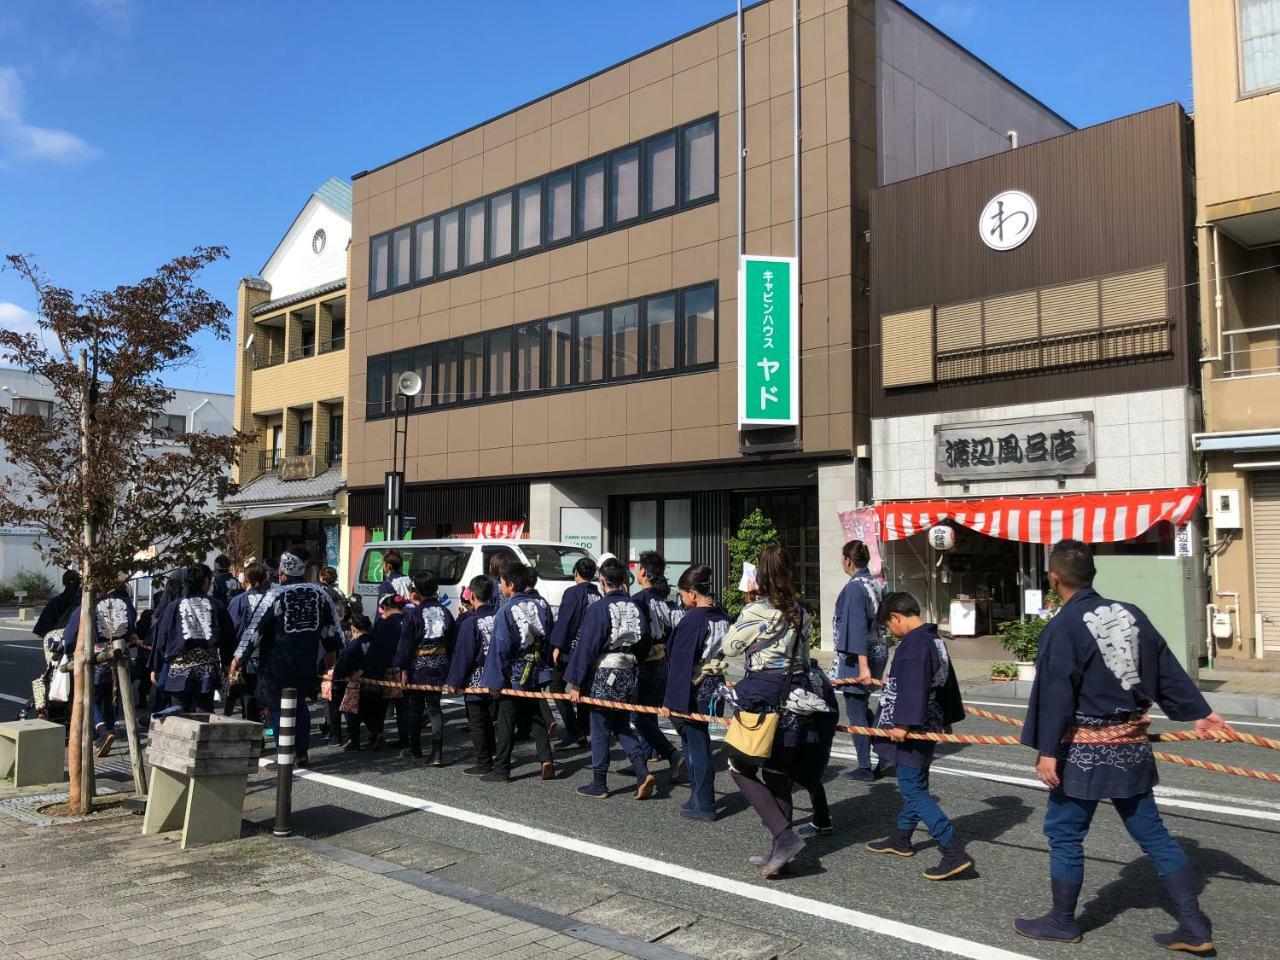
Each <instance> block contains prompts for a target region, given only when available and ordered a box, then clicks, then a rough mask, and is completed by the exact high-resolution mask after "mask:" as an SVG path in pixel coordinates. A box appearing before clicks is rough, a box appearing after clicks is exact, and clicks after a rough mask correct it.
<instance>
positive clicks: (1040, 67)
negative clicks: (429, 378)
mask: <svg viewBox="0 0 1280 960" xmlns="http://www.w3.org/2000/svg"><path fill="white" fill-rule="evenodd" d="M907 5H908V6H910V7H911V8H912V9H914V10H916V11H917V12H918V13H920V14H921V15H922V16H924V17H925V18H926V19H928V20H930V21H931V22H932V23H934V24H935V25H936V26H937V27H939V28H940V29H942V30H943V31H944V32H946V33H948V34H950V35H951V36H952V37H954V38H955V39H956V40H957V41H958V42H960V43H961V44H962V45H964V46H965V47H967V48H969V49H970V50H971V51H973V52H974V53H975V54H977V55H978V56H979V57H981V58H982V59H984V60H986V61H987V62H988V63H989V64H991V65H992V66H993V67H994V68H995V69H997V70H999V71H1000V72H1002V73H1003V74H1005V75H1006V76H1007V77H1009V78H1010V79H1011V80H1013V81H1014V82H1015V83H1018V84H1020V85H1021V86H1023V87H1024V88H1026V89H1027V90H1029V91H1030V92H1031V93H1032V94H1034V95H1035V96H1037V97H1039V98H1040V99H1041V100H1043V101H1044V102H1045V103H1047V104H1048V105H1049V106H1050V107H1052V108H1054V109H1055V110H1057V111H1058V112H1059V113H1061V114H1062V115H1063V116H1065V117H1066V118H1067V119H1068V120H1070V121H1072V122H1073V123H1075V124H1077V125H1079V126H1085V125H1088V124H1091V123H1097V122H1099V121H1103V120H1107V119H1110V118H1112V117H1116V116H1120V115H1123V114H1126V113H1132V112H1133V111H1135V110H1141V109H1144V108H1146V107H1150V106H1154V105H1156V104H1160V103H1166V102H1168V101H1170V100H1181V101H1182V102H1183V103H1184V104H1188V103H1189V100H1190V95H1191V57H1190V41H1189V37H1188V24H1187V19H1188V15H1187V10H1186V4H1185V3H1181V2H1177V0H1130V2H1126V3H1116V2H1114V0H1076V2H1073V3H1062V2H1061V0H907ZM354 9H360V10H361V16H360V18H359V20H358V21H357V22H351V21H349V20H348V14H349V13H350V11H352V10H354ZM733 9H734V4H733V3H732V2H729V0H634V2H627V3H624V2H621V0H539V2H531V0H525V2H508V0H491V2H489V3H486V4H478V3H453V2H442V0H431V2H423V0H400V2H391V0H362V2H361V3H359V4H352V3H351V2H350V0H344V2H341V3H339V2H333V0H307V2H303V0H276V2H267V3H262V2H250V0H190V2H181V3H174V2H170V0H145V2H144V0H5V2H4V3H3V4H0V253H8V252H23V253H33V254H35V255H36V256H37V257H38V259H39V261H40V262H41V264H42V265H43V267H44V268H45V270H46V271H47V272H48V273H49V274H50V275H51V277H52V278H53V280H54V281H55V282H56V283H58V284H60V285H62V286H67V287H71V288H72V289H76V290H87V289H93V288H95V287H104V286H110V285H114V284H116V283H120V282H127V281H132V280H134V279H136V278H138V277H140V276H143V275H145V274H146V273H149V272H150V271H151V270H152V269H154V267H155V266H157V265H158V264H160V263H161V262H163V261H164V260H166V259H168V258H169V257H171V256H174V255H176V254H178V253H181V252H184V251H187V250H189V249H190V248H191V247H192V246H194V245H196V244H201V243H203V244H213V243H218V244H224V245H226V246H228V247H229V248H230V250H231V259H230V260H229V261H228V262H226V263H222V264H219V265H217V266H216V267H215V268H214V269H211V270H209V271H208V272H207V273H206V274H205V276H204V281H205V285H206V286H207V287H208V289H210V290H211V291H212V292H213V293H215V294H216V295H218V296H221V297H222V298H223V299H224V300H226V301H227V302H228V304H230V305H234V299H235V291H236V284H237V282H238V280H239V278H240V277H242V276H245V275H250V274H254V273H256V272H257V271H258V270H259V269H260V268H261V266H262V264H263V263H264V262H265V260H266V258H267V256H268V255H269V254H270V252H271V250H272V248H273V247H274V245H275V243H276V242H277V241H278V240H279V238H280V236H281V235H282V234H283V232H284V231H285V230H286V229H287V228H288V226H289V223H290V222H291V220H292V219H293V217H294V215H295V214H296V213H297V212H298V210H299V209H300V208H301V206H302V204H303V203H304V202H305V200H306V198H307V197H308V196H309V195H310V193H311V191H312V190H314V189H315V188H316V186H318V185H319V184H320V183H321V182H323V181H324V180H325V179H326V178H327V177H329V176H331V175H337V176H342V177H350V175H351V174H352V173H354V172H356V171H359V170H364V169H368V168H371V167H374V166H377V165H379V164H381V163H384V162H386V161H387V160H391V159H393V158H395V157H398V156H401V155H402V154H405V153H408V152H409V151H411V150H414V149H416V148H418V147H421V146H423V145H425V144H427V143H429V142H432V141H434V140H437V139H439V138H441V137H443V136H447V135H448V134H450V133H452V132H454V131H456V130H460V129H463V128H465V127H468V126H470V125H472V124H474V123H476V122H478V121H480V120H483V119H485V118H487V117H490V116H493V115H495V114H497V113H501V112H503V111H505V110H508V109H510V108H511V107H513V106H516V105H518V104H519V103H522V102H524V101H526V100H529V99H532V98H533V97H534V96H536V95H537V94H539V93H543V92H546V91H549V90H552V89H555V88H556V87H559V86H562V85H563V84H565V83H568V82H570V81H572V80H574V79H575V78H578V77H581V76H584V75H586V74H588V73H592V72H594V71H595V70H598V69H600V68H601V67H604V66H608V65H609V64H611V63H614V62H616V61H618V60H622V59H625V58H626V57H628V56H630V55H632V54H634V53H637V52H639V51H641V50H644V49H646V48H648V47H651V46H653V45H655V44H658V43H661V42H662V41H664V40H666V39H669V38H671V37H673V36H676V35H678V34H680V33H683V32H685V31H687V30H689V29H692V28H693V27H696V26H699V25H700V24H703V23H706V22H708V21H710V20H714V19H716V18H717V17H720V16H722V15H724V14H726V13H729V12H731V11H732V10H733ZM464 76H465V77H467V79H468V82H467V84H466V95H465V96H463V95H461V92H460V84H459V82H458V81H459V78H461V77H464ZM33 306H34V300H33V298H32V296H31V294H30V291H29V290H27V289H26V288H24V287H23V286H22V285H21V284H20V283H19V281H18V280H17V278H16V277H15V276H14V275H13V273H12V272H8V271H6V272H0V324H2V325H5V326H8V327H14V326H22V325H24V324H27V323H29V322H30V318H29V315H28V313H27V312H28V311H30V309H31V308H32V307H33ZM201 347H202V349H201V351H200V359H199V361H198V362H197V363H196V364H195V365H193V366H191V367H189V368H185V369H183V370H180V371H176V372H175V373H174V375H173V377H172V379H171V385H172V386H181V387H192V388H195V389H206V390H225V391H227V392H230V391H231V390H232V389H233V388H234V374H233V366H232V355H231V347H230V345H229V344H225V343H217V342H216V341H213V340H212V339H210V340H209V342H208V343H204V344H202V345H201Z"/></svg>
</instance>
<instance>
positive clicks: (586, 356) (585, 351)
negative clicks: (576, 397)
mask: <svg viewBox="0 0 1280 960" xmlns="http://www.w3.org/2000/svg"><path fill="white" fill-rule="evenodd" d="M604 374H605V370H604V311H603V310H592V311H591V312H590V313H581V314H579V315H578V376H577V378H576V379H575V380H574V382H575V383H599V382H600V381H601V380H603V379H604Z"/></svg>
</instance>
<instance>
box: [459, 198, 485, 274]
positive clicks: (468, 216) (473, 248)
mask: <svg viewBox="0 0 1280 960" xmlns="http://www.w3.org/2000/svg"><path fill="white" fill-rule="evenodd" d="M464 226H465V231H466V235H465V237H464V238H463V242H462V265H463V266H464V267H474V266H476V265H477V264H480V263H483V262H484V201H483V200H481V201H480V202H479V203H473V204H471V205H470V206H468V207H467V209H466V212H465V215H464Z"/></svg>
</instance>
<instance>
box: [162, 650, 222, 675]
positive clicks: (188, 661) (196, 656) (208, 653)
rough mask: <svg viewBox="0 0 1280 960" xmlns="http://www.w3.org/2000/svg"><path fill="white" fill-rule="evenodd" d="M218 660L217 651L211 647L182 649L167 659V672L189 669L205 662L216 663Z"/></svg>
mask: <svg viewBox="0 0 1280 960" xmlns="http://www.w3.org/2000/svg"><path fill="white" fill-rule="evenodd" d="M217 662H218V651H217V650H215V649H213V647H193V648H191V649H190V650H184V651H183V652H182V653H180V654H178V655H177V656H176V657H174V658H173V659H172V660H170V661H169V672H170V673H172V672H173V671H174V670H191V669H193V668H195V667H199V666H203V665H205V664H216V663H217Z"/></svg>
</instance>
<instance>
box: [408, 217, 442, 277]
mask: <svg viewBox="0 0 1280 960" xmlns="http://www.w3.org/2000/svg"><path fill="white" fill-rule="evenodd" d="M413 231H414V232H413V242H414V244H415V246H416V247H417V252H416V254H415V256H414V274H413V279H414V280H415V281H417V280H429V279H430V278H431V277H433V276H435V272H436V222H435V221H434V220H423V221H422V222H421V223H419V224H416V225H415V226H414V228H413Z"/></svg>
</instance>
